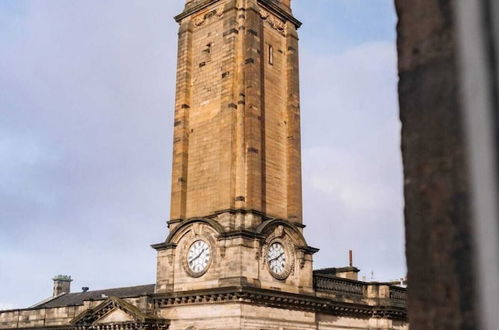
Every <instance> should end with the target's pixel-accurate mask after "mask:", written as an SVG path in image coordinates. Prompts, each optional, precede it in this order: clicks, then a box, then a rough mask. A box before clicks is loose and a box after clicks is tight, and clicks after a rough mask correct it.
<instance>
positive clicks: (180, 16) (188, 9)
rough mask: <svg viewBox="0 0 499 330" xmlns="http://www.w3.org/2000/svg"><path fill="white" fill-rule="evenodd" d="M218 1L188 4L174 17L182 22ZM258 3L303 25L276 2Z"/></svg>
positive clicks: (259, 0)
mask: <svg viewBox="0 0 499 330" xmlns="http://www.w3.org/2000/svg"><path fill="white" fill-rule="evenodd" d="M218 1H219V0H206V1H201V2H200V3H198V4H196V5H193V6H188V7H186V9H185V10H184V11H183V12H182V13H180V14H178V15H177V16H175V17H174V19H175V21H176V22H177V23H180V21H182V20H183V19H184V18H186V17H188V16H190V15H193V14H195V13H197V12H198V11H200V10H203V9H204V8H206V7H209V6H210V5H212V4H214V3H216V2H218ZM258 3H259V4H260V5H262V6H263V7H265V8H266V9H267V10H270V11H272V13H274V14H275V15H277V16H279V17H280V18H281V19H283V20H285V21H289V22H291V23H293V24H294V25H295V26H296V28H299V27H300V26H301V25H302V23H301V22H300V21H299V20H297V19H296V18H295V17H294V16H293V15H292V14H291V13H289V12H287V11H286V10H284V9H282V8H281V7H279V6H278V5H276V4H275V3H273V2H269V1H267V0H258Z"/></svg>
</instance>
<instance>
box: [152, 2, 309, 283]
mask: <svg viewBox="0 0 499 330" xmlns="http://www.w3.org/2000/svg"><path fill="white" fill-rule="evenodd" d="M176 20H177V22H178V23H179V24H180V31H179V45H178V64H177V65H178V67H177V90H176V103H175V124H174V126H175V127H174V141H173V143H174V147H173V171H172V172H173V173H172V197H171V215H170V219H171V220H170V221H169V222H168V226H169V229H170V235H169V237H168V239H167V240H166V242H165V243H163V244H158V245H155V246H154V247H155V248H156V249H157V250H158V273H157V276H158V277H157V292H174V291H178V290H188V289H196V288H208V287H220V286H225V285H235V284H237V285H249V286H255V287H268V288H271V287H272V288H279V289H280V290H284V291H292V292H310V291H311V289H312V255H313V253H314V252H316V251H317V250H316V249H313V248H310V247H309V246H308V245H307V244H306V242H305V240H304V238H303V235H302V228H303V225H302V198H301V194H302V192H301V156H300V102H299V82H298V36H297V32H296V30H297V28H298V27H299V26H300V24H301V23H300V22H299V21H298V20H296V19H295V18H294V17H293V16H292V14H291V9H290V1H289V0H287V1H286V0H284V1H275V0H263V1H262V0H260V1H257V0H219V1H210V0H203V1H199V0H197V1H195V0H189V1H187V3H186V7H185V10H184V12H183V13H182V14H180V15H178V16H177V17H176ZM198 240H202V241H203V244H205V245H206V246H207V247H206V248H207V249H209V250H210V258H209V261H207V263H208V264H207V267H206V270H205V271H204V269H203V271H204V272H203V274H195V272H194V271H192V269H190V267H189V265H188V264H187V263H186V253H188V252H187V250H188V249H189V247H190V246H191V245H192V243H194V242H195V241H198ZM274 242H278V243H279V244H278V245H277V246H276V247H277V248H279V249H282V250H283V252H284V254H283V256H284V257H285V259H286V260H285V261H284V262H283V264H282V265H281V266H280V268H283V269H279V271H281V273H279V274H278V272H277V271H275V270H272V269H270V271H269V269H268V268H269V265H268V262H266V261H265V260H266V258H267V259H268V258H269V257H268V250H269V247H270V246H271V245H272V244H273V243H274ZM182 268H184V269H182Z"/></svg>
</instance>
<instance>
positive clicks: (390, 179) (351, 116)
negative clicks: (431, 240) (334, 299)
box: [0, 0, 405, 309]
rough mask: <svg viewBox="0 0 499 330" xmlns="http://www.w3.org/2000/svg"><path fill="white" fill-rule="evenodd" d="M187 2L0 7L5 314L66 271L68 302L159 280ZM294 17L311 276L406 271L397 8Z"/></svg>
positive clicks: (44, 292)
mask: <svg viewBox="0 0 499 330" xmlns="http://www.w3.org/2000/svg"><path fill="white" fill-rule="evenodd" d="M118 4H119V5H118ZM182 6H183V1H178V2H172V1H169V2H165V1H160V0H155V1H150V2H148V3H147V5H145V4H143V3H141V2H139V1H132V0H130V1H126V2H125V1H87V2H85V3H84V4H83V3H77V2H72V3H71V5H69V4H68V2H66V1H53V2H50V3H44V4H43V5H41V4H40V3H38V2H35V1H15V0H0V26H1V27H2V28H0V40H3V41H4V43H6V44H7V45H8V47H7V51H6V52H5V53H3V54H0V72H3V73H4V74H2V75H0V111H1V112H2V115H1V116H0V117H1V118H0V151H1V153H0V157H1V158H2V159H1V160H2V161H1V162H0V163H1V165H0V169H1V170H2V171H0V172H1V173H2V174H0V175H1V176H0V179H1V180H0V197H1V201H0V227H1V228H0V283H2V289H3V292H5V296H2V297H0V309H2V308H12V307H23V306H27V305H31V304H34V303H36V302H38V301H39V300H42V299H44V298H46V297H48V296H50V292H51V288H52V286H51V281H50V279H51V278H52V276H53V275H56V274H59V273H64V274H68V275H72V276H73V278H74V279H75V281H74V282H73V291H78V290H79V288H80V287H81V286H89V287H90V288H91V289H100V288H107V287H119V286H126V285H134V284H146V283H153V282H154V274H155V253H154V251H153V250H152V249H151V248H150V247H149V244H153V243H158V242H160V241H162V240H164V239H165V237H166V235H167V229H166V225H165V221H166V220H167V217H168V209H169V190H170V168H171V164H170V163H171V141H172V137H171V135H172V127H173V124H172V121H173V103H174V98H173V95H174V81H175V63H176V32H177V26H176V23H175V22H174V21H173V19H172V18H171V17H172V16H174V15H175V14H177V13H178V12H180V10H181V8H182ZM294 13H295V15H296V16H297V17H298V18H299V19H301V20H302V21H303V22H304V26H303V28H302V29H301V30H300V31H299V32H300V37H301V44H300V47H301V49H300V52H301V90H302V106H301V109H302V139H303V140H302V148H303V183H304V211H305V213H304V222H305V224H306V225H307V228H306V230H305V237H306V238H307V239H308V242H309V244H310V245H312V246H315V247H318V248H320V249H321V251H320V252H319V253H318V254H317V255H316V257H315V266H316V268H320V267H327V266H345V265H347V262H348V259H347V252H348V250H349V249H352V250H354V262H355V265H356V266H358V267H359V268H361V269H362V271H363V272H362V273H363V275H365V276H368V277H370V272H371V271H374V274H375V279H379V280H388V279H394V278H398V277H401V276H404V275H405V259H404V251H403V215H402V169H401V161H400V150H399V143H400V142H399V141H400V137H399V130H400V124H399V121H398V106H397V94H396V82H397V77H396V53H395V44H394V43H395V41H394V40H395V13H394V9H393V4H392V3H391V1H388V0H375V1H372V2H370V3H369V4H368V5H366V3H365V1H363V0H349V1H345V0H337V1H330V0H314V2H313V3H312V4H311V3H310V2H307V4H305V2H304V1H298V0H295V3H294ZM368 18H371V20H372V22H371V21H370V20H368ZM374 18H376V19H374ZM89 22H90V23H92V24H88V23H89ZM356 22H358V23H360V22H362V24H357V25H356V24H355V23H356ZM380 22H381V23H380ZM2 31H3V32H2ZM324 67H326V68H328V70H324V69H323V68H324ZM2 91H3V92H2ZM4 112H5V113H4ZM331 128H334V129H331ZM331 218H333V219H331ZM123 224H125V226H123ZM352 237H353V239H354V240H355V241H353V242H352V241H351V240H352ZM331 238H333V239H331ZM75 258H76V259H77V260H76V261H78V262H75V260H74V259H75ZM6 269H7V271H5V270H6ZM35 270H36V276H33V272H34V271H35ZM115 274H119V276H116V275H115ZM20 281H21V282H26V283H25V284H23V290H22V291H23V292H19V290H18V284H19V282H20ZM25 291H26V292H25Z"/></svg>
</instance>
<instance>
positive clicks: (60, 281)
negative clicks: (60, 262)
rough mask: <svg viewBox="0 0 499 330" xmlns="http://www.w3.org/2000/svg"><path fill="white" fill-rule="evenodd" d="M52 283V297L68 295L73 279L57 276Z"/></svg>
mask: <svg viewBox="0 0 499 330" xmlns="http://www.w3.org/2000/svg"><path fill="white" fill-rule="evenodd" d="M52 280H53V281H54V293H53V295H52V296H53V297H56V296H58V295H60V294H63V293H69V292H70V291H71V282H72V281H73V279H72V278H71V276H68V275H57V276H55V277H54V278H53V279H52Z"/></svg>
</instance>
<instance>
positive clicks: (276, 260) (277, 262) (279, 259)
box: [267, 242, 287, 275]
mask: <svg viewBox="0 0 499 330" xmlns="http://www.w3.org/2000/svg"><path fill="white" fill-rule="evenodd" d="M286 259H287V258H286V251H285V250H284V246H282V244H281V243H278V242H275V243H272V245H270V247H269V250H268V252H267V263H268V265H269V269H270V271H271V272H272V273H274V274H276V275H282V274H284V272H285V270H286V262H287V260H286Z"/></svg>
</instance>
